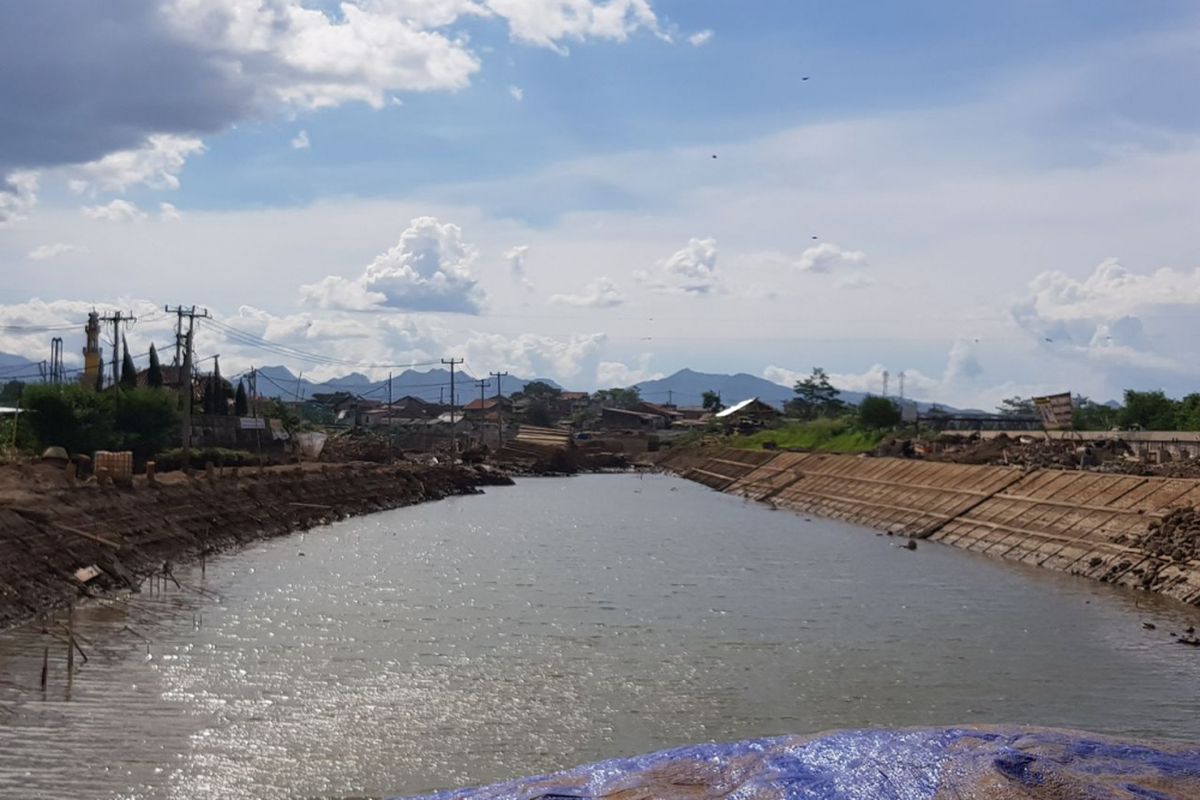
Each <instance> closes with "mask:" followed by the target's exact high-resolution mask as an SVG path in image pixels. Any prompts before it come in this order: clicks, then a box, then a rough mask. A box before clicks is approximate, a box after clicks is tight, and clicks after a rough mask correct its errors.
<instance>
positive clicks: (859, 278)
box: [833, 272, 875, 289]
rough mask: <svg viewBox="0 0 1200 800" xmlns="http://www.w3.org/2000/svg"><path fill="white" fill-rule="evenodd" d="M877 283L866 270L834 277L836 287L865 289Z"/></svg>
mask: <svg viewBox="0 0 1200 800" xmlns="http://www.w3.org/2000/svg"><path fill="white" fill-rule="evenodd" d="M874 283H875V279H874V278H872V277H871V276H870V275H868V274H867V273H865V272H847V273H845V274H842V275H838V276H837V277H836V278H834V279H833V288H835V289H865V288H866V287H868V286H871V285H873V284H874Z"/></svg>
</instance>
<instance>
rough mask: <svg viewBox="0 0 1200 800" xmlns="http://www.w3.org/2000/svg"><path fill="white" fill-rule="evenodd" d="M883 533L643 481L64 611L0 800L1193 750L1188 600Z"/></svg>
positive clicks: (515, 499) (295, 549)
mask: <svg viewBox="0 0 1200 800" xmlns="http://www.w3.org/2000/svg"><path fill="white" fill-rule="evenodd" d="M898 544H899V542H898V541H897V540H895V539H892V538H889V537H886V536H876V535H875V534H874V533H873V532H871V531H865V530H863V529H861V528H857V527H854V526H851V525H846V524H842V523H838V522H831V521H828V520H820V519H806V518H803V517H799V516H795V515H792V514H790V513H787V512H772V511H770V510H768V509H766V508H763V507H761V506H756V505H752V504H746V503H744V502H743V501H741V500H739V499H737V498H733V497H730V496H727V495H723V494H718V493H716V492H712V491H709V490H707V489H705V488H703V487H700V486H697V485H694V484H690V483H687V482H684V481H681V480H678V479H675V478H669V477H655V476H645V477H641V476H637V475H604V476H585V477H578V478H572V479H530V480H524V481H521V482H519V483H518V485H517V486H515V487H512V488H497V489H491V490H489V491H488V492H487V494H486V495H481V496H470V497H460V498H453V499H449V500H445V501H442V502H438V503H433V504H428V505H423V506H418V507H412V508H405V509H399V510H396V511H391V512H386V513H382V514H376V515H373V516H369V517H361V518H357V519H352V520H347V521H344V522H339V523H336V524H333V525H330V526H327V527H324V528H320V529H317V530H313V531H309V532H307V533H303V534H295V535H293V536H290V537H285V538H280V539H274V540H271V541H267V542H262V543H258V544H256V545H254V546H252V547H250V548H248V549H246V550H243V551H240V552H234V553H229V554H226V555H224V556H222V557H220V558H218V559H215V560H212V561H210V562H209V563H208V564H207V565H206V570H205V573H204V575H201V571H200V568H199V566H189V567H187V568H177V569H176V575H177V577H178V578H179V580H180V581H181V583H182V584H183V588H176V587H174V586H173V585H172V586H171V587H170V588H169V589H168V590H167V591H165V592H163V593H161V594H158V595H155V596H150V595H149V594H148V593H143V594H141V595H139V596H136V597H134V598H130V599H127V600H123V601H117V602H105V603H95V604H89V605H86V606H83V607H81V608H79V609H77V610H76V613H75V627H76V630H77V632H78V633H79V635H80V642H81V644H82V646H83V649H84V651H85V652H86V653H87V654H88V656H89V659H90V660H89V661H88V663H86V664H83V665H81V666H80V667H79V669H78V670H77V673H76V675H75V676H74V680H73V681H71V682H70V683H69V684H68V681H67V679H66V670H65V646H64V645H62V644H61V643H60V642H59V641H58V640H56V639H53V638H52V637H49V636H45V635H42V634H41V633H40V629H35V628H32V627H30V628H25V629H19V630H15V631H9V632H7V633H4V634H0V797H4V798H33V797H38V798H41V797H46V798H51V797H52V798H59V797H62V798H122V799H124V800H134V798H181V799H182V798H187V799H188V800H192V799H195V800H200V799H202V798H203V799H204V800H209V799H210V798H211V799H213V800H215V799H216V798H222V799H223V800H224V799H225V798H241V797H245V798H262V799H264V800H266V799H270V798H292V797H300V798H352V797H353V798H358V797H387V796H395V795H408V794H416V793H420V792H425V791H429V790H432V789H438V788H448V787H453V786H458V785H465V784H477V783H485V782H492V781H496V780H500V779H504V778H509V777H514V776H518V775H523V774H533V773H539V772H546V771H552V770H557V769H561V768H566V767H570V766H574V765H576V764H579V763H584V762H588V761H595V760H599V759H603V758H609V757H614V756H619V755H629V754H635V753H642V752H648V751H652V750H659V749H663V748H666V747H670V746H674V745H678V744H684V743H690V742H698V741H708V740H716V741H728V740H736V739H742V738H749V737H760V736H768V735H773V734H780V733H807V732H815V731H821V730H827V729H832V728H843V727H862V726H909V725H937V724H955V723H1019V724H1029V725H1049V726H1063V727H1078V728H1083V729H1088V730H1093V731H1097V732H1106V733H1114V734H1120V735H1133V736H1153V737H1172V738H1183V739H1190V740H1192V741H1200V695H1198V694H1197V691H1196V687H1197V686H1200V651H1197V650H1194V649H1192V648H1189V647H1184V646H1179V645H1176V644H1174V643H1173V640H1172V639H1171V638H1170V636H1169V633H1170V632H1172V631H1174V632H1181V631H1182V630H1183V629H1184V628H1186V627H1188V626H1189V625H1197V626H1200V611H1197V610H1196V609H1191V608H1187V607H1184V606H1181V605H1179V604H1177V603H1174V602H1171V601H1166V600H1162V599H1160V598H1155V597H1151V596H1145V595H1140V594H1136V593H1133V592H1129V591H1124V590H1118V589H1114V588H1112V587H1109V586H1106V585H1103V584H1098V583H1093V582H1090V581H1086V580H1083V579H1077V578H1071V577H1068V576H1063V575H1061V574H1058V573H1053V572H1049V571H1042V570H1038V569H1037V568H1032V567H1024V566H1021V565H1014V564H1011V563H1006V562H1002V561H998V560H991V559H988V558H985V557H981V556H977V555H974V554H971V553H966V552H963V551H959V550H955V549H952V548H947V547H942V546H939V545H936V544H932V543H922V544H921V546H920V548H919V549H918V550H917V551H916V552H909V551H907V550H904V549H902V548H900V547H899V546H898ZM1143 623H1150V624H1153V625H1154V626H1155V628H1154V629H1153V630H1151V629H1148V628H1146V627H1144V626H1143ZM45 646H49V647H50V648H51V661H50V671H49V686H48V689H47V691H46V692H45V693H44V694H43V693H42V692H41V691H40V689H39V688H38V683H39V673H40V671H41V666H42V656H43V648H44V647H45Z"/></svg>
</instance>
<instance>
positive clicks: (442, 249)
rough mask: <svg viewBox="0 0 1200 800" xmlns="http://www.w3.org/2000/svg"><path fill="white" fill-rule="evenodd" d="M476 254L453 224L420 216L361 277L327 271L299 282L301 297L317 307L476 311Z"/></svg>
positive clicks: (478, 300) (479, 299)
mask: <svg viewBox="0 0 1200 800" xmlns="http://www.w3.org/2000/svg"><path fill="white" fill-rule="evenodd" d="M477 257H478V251H477V250H476V249H475V247H473V246H472V245H470V244H467V243H466V242H464V241H463V239H462V231H461V230H460V229H459V227H458V226H457V225H454V224H452V223H446V224H442V223H441V222H439V221H438V220H437V219H436V218H435V217H418V218H416V219H414V220H413V221H412V223H411V225H410V226H409V227H408V229H407V230H405V231H404V233H402V234H401V235H400V241H399V243H397V244H396V246H395V247H392V248H391V249H390V250H388V251H387V252H385V253H381V254H380V255H378V256H377V257H376V258H375V260H374V261H372V262H371V263H370V264H369V265H367V268H366V271H365V272H364V273H363V274H362V275H361V276H360V277H358V278H354V279H347V278H343V277H340V276H329V277H326V278H325V279H324V280H322V281H320V282H319V283H315V284H309V285H306V286H302V287H301V296H302V298H303V299H304V300H305V301H306V302H308V303H310V304H313V305H316V306H318V307H321V308H343V309H349V310H359V311H362V310H369V309H376V310H382V309H385V308H392V309H401V310H405V311H456V312H462V313H466V314H478V313H479V312H480V310H481V308H482V305H483V302H484V300H485V295H484V292H483V290H482V289H481V288H480V287H479V285H478V280H477V279H476V278H475V276H474V274H473V273H472V266H473V265H474V263H475V260H476V258H477Z"/></svg>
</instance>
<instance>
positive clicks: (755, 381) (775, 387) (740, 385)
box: [638, 369, 984, 414]
mask: <svg viewBox="0 0 1200 800" xmlns="http://www.w3.org/2000/svg"><path fill="white" fill-rule="evenodd" d="M638 388H639V389H641V393H642V397H643V399H645V400H649V401H650V402H652V403H666V402H672V403H674V404H675V405H677V406H684V407H687V406H699V405H701V404H702V403H703V402H704V401H703V395H704V393H705V392H707V391H713V392H717V393H718V394H720V395H721V402H723V403H724V404H725V405H727V406H729V405H733V404H734V403H736V402H738V401H740V400H745V399H747V398H750V397H757V398H758V399H759V400H762V401H763V402H764V403H770V404H771V405H773V406H775V407H777V408H782V407H783V404H784V403H786V402H787V401H788V400H791V399H793V398H794V397H795V396H796V393H795V392H793V391H792V387H790V386H781V385H779V384H778V383H774V382H772V381H769V380H767V379H766V378H760V377H758V376H756V375H749V374H747V373H745V372H739V373H738V374H736V375H723V374H719V373H709V372H696V371H694V370H690V369H681V370H679V372H676V373H675V374H674V375H670V376H668V377H666V378H660V379H658V380H654V381H642V382H641V383H639V384H638ZM839 396H840V397H841V399H842V401H844V402H846V403H849V404H851V405H858V404H859V403H861V402H862V401H863V398H864V397H866V396H867V395H866V394H865V393H863V392H848V391H843V392H842V393H841V395H839ZM932 405H933V404H932V403H928V402H924V401H918V402H917V408H918V409H919V410H920V411H921V412H922V413H924V412H926V411H928V410H929V409H930V407H931V406H932ZM941 407H942V408H943V409H945V410H946V411H949V412H951V413H959V412H958V409H955V408H952V407H950V406H947V405H944V404H943V405H942V406H941ZM976 413H980V414H982V413H984V412H976Z"/></svg>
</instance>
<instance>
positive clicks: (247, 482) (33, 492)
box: [0, 463, 512, 628]
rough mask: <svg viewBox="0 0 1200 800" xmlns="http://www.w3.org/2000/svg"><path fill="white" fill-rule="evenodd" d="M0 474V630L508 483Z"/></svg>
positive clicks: (392, 469)
mask: <svg viewBox="0 0 1200 800" xmlns="http://www.w3.org/2000/svg"><path fill="white" fill-rule="evenodd" d="M3 472H4V474H3V475H0V479H2V480H0V628H3V627H6V626H9V625H13V624H15V623H18V622H21V621H23V620H26V619H29V618H31V617H33V616H35V615H37V614H41V613H44V612H47V611H50V610H53V609H55V608H58V607H62V606H64V605H66V604H68V603H70V602H72V601H73V600H75V599H76V598H78V597H80V596H92V595H98V594H103V593H105V592H107V591H112V590H121V589H130V590H135V591H136V590H137V588H138V586H139V585H140V584H141V582H142V580H143V579H144V578H145V576H146V575H148V574H151V573H154V572H161V571H162V570H163V566H164V562H176V563H178V562H181V561H186V560H191V559H196V558H199V557H200V556H201V554H202V553H212V552H217V551H220V550H222V549H226V548H229V547H234V546H236V545H238V544H242V543H244V542H248V541H252V540H254V539H260V538H266V537H270V536H279V535H282V534H285V533H289V532H291V531H295V530H300V529H303V528H308V527H312V526H314V525H318V524H321V523H324V522H327V521H330V520H334V519H340V518H343V517H348V516H354V515H358V514H369V513H372V512H376V511H384V510H387V509H391V508H398V507H400V506H407V505H412V504H415V503H420V502H424V501H427V500H438V499H441V498H444V497H448V496H450V495H455V494H469V493H473V492H476V491H478V487H479V486H483V485H498V484H508V483H512V481H511V479H510V478H508V477H507V476H506V475H504V474H503V473H498V472H495V471H492V470H488V469H484V468H477V467H467V466H451V465H440V466H439V465H424V464H396V465H381V464H362V463H355V464H320V465H317V464H311V465H305V466H304V467H270V468H266V469H263V470H257V469H253V470H246V469H243V470H241V471H240V472H239V471H238V470H227V471H225V473H224V474H218V473H215V472H214V473H213V474H211V475H204V474H201V475H200V476H199V477H191V478H189V477H188V476H186V475H184V474H182V473H172V474H169V475H165V476H162V477H160V479H159V480H158V481H156V482H155V483H154V484H149V483H147V482H146V481H145V479H144V478H138V479H137V481H136V482H135V484H134V486H133V487H132V488H125V489H121V488H115V487H112V486H108V487H101V486H99V485H98V484H96V483H95V482H94V481H92V482H90V483H87V484H82V485H74V484H73V483H71V482H69V481H68V480H67V478H66V475H65V473H64V472H63V470H62V469H59V468H54V467H50V466H48V465H38V466H28V465H27V466H24V467H10V468H6V469H5V470H4V471H3Z"/></svg>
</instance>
